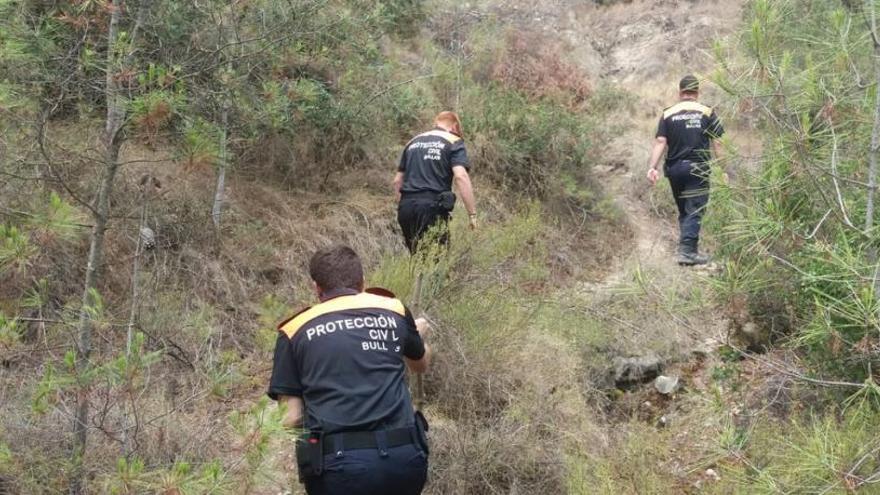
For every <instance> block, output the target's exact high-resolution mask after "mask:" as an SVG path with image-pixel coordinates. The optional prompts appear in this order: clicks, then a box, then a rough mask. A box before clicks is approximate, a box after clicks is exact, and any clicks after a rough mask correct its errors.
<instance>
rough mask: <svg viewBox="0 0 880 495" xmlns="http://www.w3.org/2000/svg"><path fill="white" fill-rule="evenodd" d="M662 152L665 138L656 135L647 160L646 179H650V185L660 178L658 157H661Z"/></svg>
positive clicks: (664, 146)
mask: <svg viewBox="0 0 880 495" xmlns="http://www.w3.org/2000/svg"><path fill="white" fill-rule="evenodd" d="M664 152H666V138H665V137H663V136H657V137H656V138H655V139H654V147H653V148H651V158H650V159H649V160H648V180H649V181H651V185H654V184H656V183H657V180H659V179H660V171H659V168H660V159H661V158H663V153H664Z"/></svg>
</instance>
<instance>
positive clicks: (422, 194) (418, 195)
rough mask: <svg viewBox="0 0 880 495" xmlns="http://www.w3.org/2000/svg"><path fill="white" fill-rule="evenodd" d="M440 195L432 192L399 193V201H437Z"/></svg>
mask: <svg viewBox="0 0 880 495" xmlns="http://www.w3.org/2000/svg"><path fill="white" fill-rule="evenodd" d="M438 196H440V193H438V192H434V191H419V192H405V193H400V197H401V199H437V197H438Z"/></svg>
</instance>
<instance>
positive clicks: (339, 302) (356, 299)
mask: <svg viewBox="0 0 880 495" xmlns="http://www.w3.org/2000/svg"><path fill="white" fill-rule="evenodd" d="M350 309H384V310H388V311H393V312H395V313H397V314H399V315H400V316H406V308H405V307H404V306H403V303H402V302H400V301H399V300H398V299H394V298H390V297H384V296H379V295H375V294H370V293H367V292H361V293H360V294H356V295H353V296H341V297H337V298H334V299H331V300H329V301H327V302H325V303H321V304H318V305H317V306H313V307H311V308H309V309H307V310H305V311H303V312H302V313H300V314H298V315H296V316H294V317H293V318H291V319H289V320H287V321H286V322H284V323H282V324H281V326H279V327H278V330H280V331H282V332H284V334H285V335H287V337H288V338H293V336H294V335H295V334H296V332H297V331H299V329H300V328H302V327H303V326H305V325H306V324H307V323H308V322H310V321H312V320H314V319H315V318H317V317H319V316H323V315H326V314H329V313H333V312H336V311H346V310H350Z"/></svg>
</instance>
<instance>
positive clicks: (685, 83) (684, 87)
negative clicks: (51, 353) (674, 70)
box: [678, 74, 700, 93]
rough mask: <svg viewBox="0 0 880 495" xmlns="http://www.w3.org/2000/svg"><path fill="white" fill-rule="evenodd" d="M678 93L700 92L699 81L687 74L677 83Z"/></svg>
mask: <svg viewBox="0 0 880 495" xmlns="http://www.w3.org/2000/svg"><path fill="white" fill-rule="evenodd" d="M678 89H679V91H691V92H694V93H696V92H697V91H699V90H700V80H699V79H697V78H696V76H694V75H691V74H688V75H686V76H684V77H682V78H681V81H679V83H678Z"/></svg>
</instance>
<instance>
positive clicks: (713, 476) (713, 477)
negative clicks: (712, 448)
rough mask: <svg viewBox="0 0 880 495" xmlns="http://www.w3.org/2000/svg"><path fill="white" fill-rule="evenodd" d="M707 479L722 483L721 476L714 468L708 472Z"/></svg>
mask: <svg viewBox="0 0 880 495" xmlns="http://www.w3.org/2000/svg"><path fill="white" fill-rule="evenodd" d="M706 478H707V479H709V480H712V481H720V480H721V475H720V474H718V472H717V471H715V470H714V469H712V468H709V469H707V470H706Z"/></svg>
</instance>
